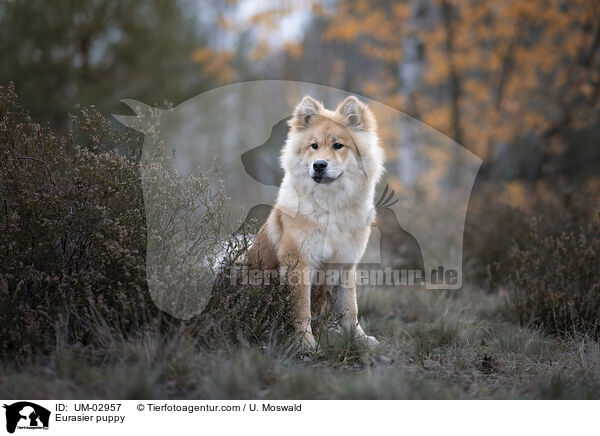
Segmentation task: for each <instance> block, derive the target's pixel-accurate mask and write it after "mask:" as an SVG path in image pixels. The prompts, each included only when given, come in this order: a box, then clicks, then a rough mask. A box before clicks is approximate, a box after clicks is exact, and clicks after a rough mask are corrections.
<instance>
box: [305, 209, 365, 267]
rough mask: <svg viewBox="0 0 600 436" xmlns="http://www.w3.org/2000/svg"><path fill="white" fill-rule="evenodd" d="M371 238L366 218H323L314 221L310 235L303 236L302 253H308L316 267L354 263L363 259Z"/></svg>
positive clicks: (325, 216)
mask: <svg viewBox="0 0 600 436" xmlns="http://www.w3.org/2000/svg"><path fill="white" fill-rule="evenodd" d="M363 221H364V222H363ZM368 238H369V227H368V226H367V224H366V219H365V220H363V219H362V218H361V217H357V216H356V214H354V215H353V216H343V215H337V216H331V215H323V216H319V217H318V220H316V221H313V226H312V228H311V229H310V232H308V233H307V234H305V235H304V238H303V240H302V241H301V247H302V248H301V251H304V252H305V253H307V254H308V257H309V261H310V263H311V264H312V265H313V266H315V267H317V266H319V265H321V264H323V263H346V264H354V263H356V262H358V260H359V259H360V256H361V255H362V252H363V251H364V248H365V246H366V243H367V240H368Z"/></svg>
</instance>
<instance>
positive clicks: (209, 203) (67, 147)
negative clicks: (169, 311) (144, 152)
mask: <svg viewBox="0 0 600 436" xmlns="http://www.w3.org/2000/svg"><path fill="white" fill-rule="evenodd" d="M71 121H72V123H71V127H70V129H69V131H68V132H67V133H66V134H65V135H64V136H63V137H60V138H59V137H57V136H56V135H54V134H53V133H52V132H51V131H50V130H49V129H48V128H45V127H43V126H40V125H39V124H37V123H35V122H34V121H33V120H32V119H31V117H30V116H29V114H28V113H27V112H26V111H25V110H24V109H23V108H22V107H20V106H19V105H18V103H17V99H16V95H15V92H14V87H13V86H12V85H10V86H8V87H7V88H3V87H0V168H1V171H0V211H1V212H0V217H1V218H0V226H1V227H2V232H1V233H0V305H1V307H2V310H1V311H0V353H2V355H3V356H5V357H8V359H9V360H11V361H12V360H14V359H15V358H16V359H17V361H18V362H27V361H31V360H32V359H33V358H34V357H36V356H43V355H45V354H48V353H50V352H51V351H52V350H54V349H55V348H56V347H57V346H60V345H61V344H65V343H69V344H76V345H77V347H87V348H88V349H89V350H93V351H95V352H96V354H102V350H105V349H106V348H107V347H109V346H110V344H111V341H113V340H114V339H115V338H118V339H124V340H127V338H131V337H135V335H138V334H141V333H143V332H144V331H145V330H148V329H158V330H159V331H165V330H166V329H170V328H171V327H174V326H176V325H178V326H181V327H183V328H189V331H190V332H192V334H193V335H195V336H201V335H203V334H211V333H212V334H213V338H214V333H215V330H214V326H215V323H214V322H211V323H208V322H206V321H207V320H206V317H196V318H192V319H191V320H190V321H187V322H185V321H181V320H179V319H175V318H172V317H170V316H168V315H166V314H164V313H163V312H161V311H160V310H159V309H158V308H157V307H156V305H155V304H154V301H153V300H152V299H151V298H150V294H149V292H148V286H147V281H146V280H147V277H146V272H147V271H146V252H147V248H148V246H147V244H148V243H153V241H156V240H157V237H160V236H164V235H165V234H168V236H169V237H170V238H178V237H179V234H180V233H181V232H180V230H181V229H178V228H170V229H167V230H168V232H166V233H165V232H163V233H161V234H159V235H156V234H154V233H153V232H152V231H151V230H152V229H150V228H149V229H148V230H147V226H146V219H147V217H146V211H145V209H144V201H143V195H142V180H141V174H145V177H150V178H149V179H147V180H145V182H146V183H147V184H148V186H151V187H153V188H156V189H162V190H163V191H162V192H163V193H164V194H165V195H170V194H172V193H173V192H177V193H181V196H187V197H186V198H178V200H181V201H180V202H179V203H178V202H177V201H175V199H173V197H172V196H171V197H169V200H170V201H169V202H162V203H161V202H158V201H157V202H155V206H156V207H155V208H154V209H152V210H151V214H150V215H149V217H150V218H149V219H151V220H154V224H158V226H156V225H155V226H153V228H156V227H160V228H161V229H162V230H164V229H166V226H160V224H161V221H160V220H161V219H163V218H164V217H165V216H166V217H169V216H171V217H172V215H173V213H165V212H166V211H165V210H162V209H160V207H161V205H163V204H167V203H168V204H169V205H170V207H175V208H179V209H177V210H178V211H179V212H181V213H180V215H181V216H184V217H186V218H190V219H191V218H195V219H196V221H195V222H196V223H207V222H211V223H212V221H208V220H209V219H210V220H212V219H213V218H214V217H215V216H222V215H223V214H224V213H226V211H223V210H221V209H222V208H223V207H225V206H224V204H225V203H224V201H223V197H224V192H219V193H216V194H214V193H213V194H210V195H209V194H207V193H210V192H212V191H211V190H210V189H208V188H207V187H206V184H205V182H206V179H209V178H210V177H208V178H206V177H205V178H203V177H201V176H200V177H197V178H194V179H192V178H188V179H187V180H188V181H190V180H191V182H189V183H188V184H186V185H185V186H183V185H182V182H181V178H179V177H176V174H164V173H160V174H158V176H160V177H154V176H155V175H156V174H154V173H152V174H146V173H144V172H143V171H140V164H139V158H140V151H141V139H142V138H141V135H139V134H138V133H136V132H134V131H132V130H127V131H125V132H120V131H117V130H115V129H113V127H112V125H111V123H110V122H109V121H108V120H106V119H105V118H104V117H103V116H102V115H101V114H100V113H99V112H97V111H96V110H95V109H94V108H93V107H92V108H89V109H85V108H78V109H77V113H76V115H74V116H72V118H71ZM151 194H153V195H154V194H156V195H159V197H160V193H154V192H151ZM163 196H164V195H163ZM192 197H193V198H192ZM199 202H200V203H202V202H205V203H206V204H204V206H206V207H205V208H204V209H203V210H204V213H205V216H199V217H198V216H194V217H192V215H190V214H187V212H186V210H182V208H183V209H185V208H188V209H190V208H194V209H196V208H197V206H198V203H199ZM157 208H159V209H160V210H159V209H157ZM184 224H187V222H186V223H184ZM196 227H198V225H197V224H196ZM196 227H193V226H187V225H186V226H185V231H186V235H191V237H195V238H204V239H208V240H214V235H212V236H211V235H207V234H206V233H207V232H213V231H222V230H223V229H221V228H218V227H219V226H218V225H215V226H211V225H204V227H203V228H201V229H196ZM213 227H215V229H213ZM196 230H198V231H196ZM178 232H179V233H178ZM211 237H212V239H211ZM236 238H237V239H236V241H239V240H240V239H239V238H240V234H239V233H238V235H236ZM250 238H251V235H245V236H244V240H245V241H248V240H250ZM187 242H189V241H187ZM154 243H155V242H154ZM203 248H204V247H203V246H202V244H198V246H197V248H196V250H195V251H193V250H192V251H189V253H188V257H186V259H187V260H190V259H191V260H198V259H200V258H202V253H199V252H198V251H199V250H202V249H203ZM242 248H243V247H239V246H235V244H233V245H232V244H229V245H228V247H227V249H228V250H229V251H228V252H227V253H225V254H224V256H225V257H226V258H228V259H230V260H232V259H234V258H235V259H238V258H239V253H240V252H239V250H240V249H242ZM236 250H237V251H236ZM159 260H160V259H159ZM181 265H184V266H185V267H186V268H188V269H189V268H193V267H194V263H193V262H192V261H190V262H183V261H182V262H180V263H179V266H181ZM187 272H189V271H187V270H184V269H182V268H179V267H178V268H177V269H174V270H173V274H175V275H176V277H174V280H178V279H179V278H180V277H187V278H188V279H190V280H191V279H194V278H195V277H196V275H193V274H187ZM227 291H228V292H229V294H235V295H238V296H240V298H241V299H240V305H238V306H239V308H240V310H235V308H231V307H228V306H227V301H223V302H222V303H221V304H220V305H221V306H225V309H228V310H229V311H228V312H227V310H226V311H225V312H227V314H226V315H227V317H226V318H227V319H228V320H229V321H228V322H229V325H228V327H227V329H225V330H227V332H228V333H232V332H233V331H234V330H235V333H236V334H235V335H234V334H230V335H229V336H230V337H237V338H239V336H240V335H241V336H244V335H246V336H247V337H249V338H250V339H253V340H254V339H256V338H257V337H260V338H261V339H264V338H265V336H268V335H266V333H267V332H268V330H269V329H270V328H272V327H273V326H274V325H275V324H278V323H282V322H284V320H283V319H282V317H281V316H280V315H281V314H282V313H283V312H284V311H283V307H284V303H280V302H274V301H271V300H268V301H264V295H265V294H266V292H265V289H259V288H256V289H253V290H252V291H253V292H250V293H244V291H245V289H244V288H243V287H239V288H235V287H234V288H231V289H228V290H227ZM282 292H284V291H283V290H282ZM267 295H268V294H267ZM242 297H243V298H242ZM155 298H156V296H155ZM161 303H164V302H161ZM166 303H167V307H169V305H174V307H176V304H178V302H177V301H174V302H166ZM161 307H162V306H161ZM242 308H243V310H241V309H242ZM213 321H214V320H213ZM234 321H235V323H236V324H235V325H234V324H233V322H234ZM248 326H251V327H250V328H247V327H248Z"/></svg>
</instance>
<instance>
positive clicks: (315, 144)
mask: <svg viewBox="0 0 600 436" xmlns="http://www.w3.org/2000/svg"><path fill="white" fill-rule="evenodd" d="M310 146H311V147H312V148H313V150H316V149H317V148H319V144H317V143H316V142H313V143H312V144H310Z"/></svg>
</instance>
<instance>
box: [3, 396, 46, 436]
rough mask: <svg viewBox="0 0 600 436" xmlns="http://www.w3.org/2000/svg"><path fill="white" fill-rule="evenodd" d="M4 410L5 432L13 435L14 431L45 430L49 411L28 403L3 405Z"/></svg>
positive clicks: (20, 402)
mask: <svg viewBox="0 0 600 436" xmlns="http://www.w3.org/2000/svg"><path fill="white" fill-rule="evenodd" d="M4 408H5V409H6V431H8V432H9V433H14V432H15V430H16V429H47V428H48V424H49V422H50V411H49V410H48V409H45V408H44V407H42V406H39V405H37V404H35V403H30V402H28V401H19V402H18V403H13V404H11V405H6V404H5V405H4Z"/></svg>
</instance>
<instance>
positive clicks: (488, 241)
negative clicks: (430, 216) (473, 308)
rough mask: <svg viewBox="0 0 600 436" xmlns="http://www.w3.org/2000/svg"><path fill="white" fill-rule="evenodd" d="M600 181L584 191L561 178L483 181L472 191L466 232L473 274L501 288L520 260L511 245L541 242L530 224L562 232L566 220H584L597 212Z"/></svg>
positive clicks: (489, 285) (547, 231)
mask: <svg viewBox="0 0 600 436" xmlns="http://www.w3.org/2000/svg"><path fill="white" fill-rule="evenodd" d="M590 198H598V187H597V186H593V185H590V186H587V187H582V188H581V189H580V190H579V192H573V191H572V190H571V189H569V188H567V187H565V186H562V185H561V184H560V183H557V184H556V185H555V186H551V185H549V184H548V183H545V182H538V183H537V184H525V183H522V182H511V183H508V184H507V185H506V186H504V188H503V189H498V188H495V187H492V186H491V184H484V185H483V186H482V187H480V188H479V189H478V190H477V191H475V192H474V193H473V195H472V197H471V201H470V203H469V209H468V213H467V219H466V222H465V234H464V262H465V268H466V271H467V274H468V280H471V281H474V282H476V283H477V284H479V285H483V286H485V287H487V288H488V289H489V290H492V291H493V290H497V289H498V288H499V287H505V286H506V285H507V278H508V277H509V276H510V275H511V273H512V272H513V271H515V268H517V267H518V266H517V265H515V263H514V257H513V256H512V247H513V245H514V244H517V245H518V246H520V247H528V246H529V245H530V244H534V243H536V241H534V238H535V237H536V234H534V233H532V232H531V231H530V230H531V229H530V224H529V223H530V221H531V219H535V218H539V220H538V221H537V224H536V226H537V235H540V234H542V235H545V236H555V237H558V236H560V235H561V233H563V232H564V230H565V228H566V226H567V225H571V226H574V227H577V226H582V225H583V226H585V225H586V224H587V223H589V222H591V221H593V220H594V219H595V217H596V214H597V213H598V210H599V208H598V204H597V203H594V202H590Z"/></svg>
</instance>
